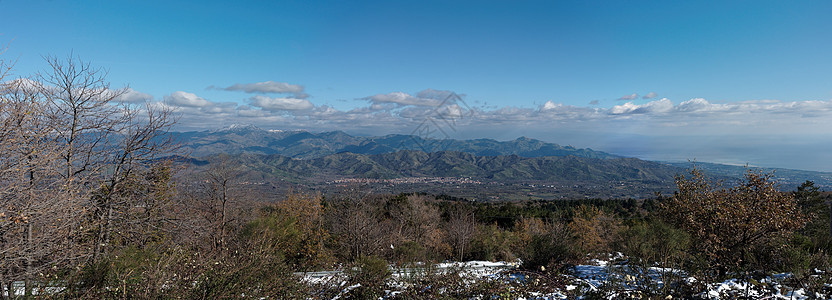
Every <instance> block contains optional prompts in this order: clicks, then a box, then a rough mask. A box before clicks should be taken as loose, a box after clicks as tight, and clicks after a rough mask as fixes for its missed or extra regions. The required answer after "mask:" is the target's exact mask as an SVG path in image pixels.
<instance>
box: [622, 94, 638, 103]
mask: <svg viewBox="0 0 832 300" xmlns="http://www.w3.org/2000/svg"><path fill="white" fill-rule="evenodd" d="M637 98H638V94H636V93H633V94H631V95H624V96H621V98H618V100H625V101H630V100H635V99H637Z"/></svg>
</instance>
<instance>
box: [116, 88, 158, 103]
mask: <svg viewBox="0 0 832 300" xmlns="http://www.w3.org/2000/svg"><path fill="white" fill-rule="evenodd" d="M115 100H116V102H122V103H142V102H147V101H150V100H153V96H151V95H149V94H145V93H142V92H139V91H137V90H134V89H131V88H127V90H126V91H125V92H124V94H122V95H120V96H118V98H116V99H115Z"/></svg>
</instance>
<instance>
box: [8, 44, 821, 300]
mask: <svg viewBox="0 0 832 300" xmlns="http://www.w3.org/2000/svg"><path fill="white" fill-rule="evenodd" d="M47 61H48V62H49V64H50V66H51V68H50V70H49V71H48V72H44V73H43V74H39V75H35V76H33V77H32V78H27V79H17V80H6V81H3V80H0V82H4V83H3V86H2V93H0V95H2V101H0V123H2V127H0V128H2V129H1V130H2V131H3V132H2V133H0V199H2V202H0V291H4V292H5V293H4V294H3V297H6V298H14V297H16V296H18V294H17V293H15V291H14V289H13V288H11V287H13V286H18V284H17V283H18V282H22V285H23V286H24V288H23V290H22V291H21V293H20V294H23V295H24V296H26V297H32V296H41V297H47V298H142V299H144V298H187V299H217V298H261V297H269V298H279V299H292V298H333V297H336V296H337V297H342V298H343V297H346V298H356V299H370V298H378V297H380V296H387V297H391V298H397V297H398V298H406V299H412V298H426V299H433V298H470V297H477V296H482V295H496V296H499V297H504V298H516V297H520V296H534V295H540V293H544V294H545V293H552V292H554V291H558V290H560V291H562V290H568V288H566V286H567V285H570V284H572V282H570V281H569V280H566V279H564V278H565V277H563V276H561V275H562V274H569V273H574V272H576V270H575V268H573V267H574V266H576V265H578V264H581V263H585V262H587V261H589V260H592V259H595V258H605V257H608V255H609V254H611V253H619V252H620V253H621V255H620V256H619V263H620V266H626V267H622V268H618V270H622V271H621V272H623V273H624V274H625V275H626V276H624V277H622V278H625V279H626V280H623V281H621V282H620V283H616V282H608V283H605V284H604V286H602V287H601V288H600V289H596V290H592V291H587V294H586V295H585V296H593V295H594V296H599V297H617V295H622V294H621V291H623V290H626V291H627V293H630V294H632V292H634V291H635V292H637V293H638V294H639V295H641V296H649V297H665V296H667V295H673V296H674V297H683V298H689V297H692V296H694V295H699V294H701V293H702V292H703V291H704V290H705V289H706V287H705V284H706V283H709V282H719V281H721V280H725V279H729V278H742V279H744V280H747V281H748V282H752V281H756V282H761V281H760V280H761V279H762V278H765V277H767V276H769V275H771V274H774V273H779V272H789V273H791V274H792V275H791V277H789V278H790V279H789V280H790V284H792V286H793V287H800V288H803V289H804V290H807V291H813V292H815V291H816V292H819V293H827V295H828V291H824V290H823V289H824V288H825V287H826V285H825V284H828V283H832V281H830V278H829V275H828V274H830V273H829V272H832V267H830V257H829V254H828V253H829V251H830V250H831V249H832V244H830V234H829V230H830V229H829V225H828V224H829V221H830V220H829V217H828V215H829V210H828V208H827V207H826V205H825V204H824V201H825V200H826V198H828V197H825V196H824V195H822V194H821V193H820V192H819V191H818V190H817V189H816V188H815V187H814V186H813V184H812V183H811V182H806V183H804V184H803V185H802V186H801V187H799V188H798V189H797V190H796V191H794V192H780V191H778V189H777V188H776V185H775V183H774V182H772V180H771V178H770V175H769V174H764V173H754V172H749V173H747V174H746V176H745V178H744V180H742V181H741V182H739V183H737V184H734V185H730V186H723V185H721V184H719V183H714V182H711V181H709V180H708V179H707V178H706V177H705V176H704V175H703V174H701V173H700V172H699V171H697V170H693V171H691V172H690V174H688V175H684V176H678V177H677V178H676V185H677V189H678V192H676V193H675V194H674V195H672V196H668V197H664V196H661V195H657V197H655V198H653V199H646V200H606V201H604V200H576V201H551V202H513V203H499V204H494V203H477V202H470V201H466V200H464V199H455V198H451V197H447V196H433V195H426V194H399V195H378V194H367V193H358V192H356V193H355V194H351V195H341V196H338V197H331V198H324V197H322V196H320V195H317V194H303V193H287V194H285V195H280V196H276V197H264V196H260V195H257V194H251V193H249V191H246V190H244V189H242V185H241V182H239V178H240V176H239V174H240V173H241V172H243V170H241V167H240V166H239V165H238V164H234V163H231V162H230V160H229V159H228V158H227V157H223V156H217V157H215V159H214V160H213V161H211V162H210V167H209V168H207V169H204V170H200V171H195V170H194V169H190V168H188V166H187V165H182V164H178V163H175V162H173V161H170V160H166V159H164V158H166V157H174V156H175V155H178V154H182V153H180V152H179V151H178V149H179V148H178V147H177V145H176V143H174V142H173V141H171V140H169V139H166V138H165V137H166V135H165V133H166V132H167V130H168V129H169V128H170V126H172V125H173V119H172V117H171V111H170V110H167V109H166V108H165V107H153V106H152V105H144V104H130V103H127V102H119V101H121V100H120V99H122V98H121V97H122V96H123V95H125V93H127V90H125V89H121V90H114V89H111V88H110V87H109V85H108V84H107V83H106V81H104V77H103V74H104V72H103V71H102V70H100V69H96V68H93V67H91V66H90V65H88V64H85V63H83V62H80V61H78V60H76V59H74V58H71V57H70V58H69V59H67V60H66V61H63V60H59V59H55V58H47ZM0 65H2V64H0ZM0 79H3V78H2V74H0ZM466 260H487V261H496V260H502V261H517V260H519V261H521V262H522V265H521V269H520V270H516V272H515V273H516V274H521V275H523V276H522V277H521V278H522V279H517V278H518V277H511V276H508V275H507V274H503V275H506V276H495V277H488V278H468V277H466V275H465V270H456V271H451V272H432V271H431V269H430V268H431V266H432V264H431V263H435V262H443V261H466ZM391 264H392V265H394V266H399V267H413V266H418V267H419V268H418V269H420V270H424V271H423V272H421V273H419V272H417V273H416V274H415V275H413V276H411V277H410V278H406V279H400V280H404V281H406V282H405V284H399V285H397V286H394V283H393V282H392V281H391V280H390V278H391V276H392V274H391V272H390V269H389V267H388V266H389V265H391ZM656 267H658V268H661V270H665V271H666V272H665V273H666V275H667V276H666V277H663V278H664V280H663V284H655V281H653V280H649V278H650V276H652V275H651V272H652V271H651V270H655V268H656ZM318 270H342V271H344V272H343V273H341V274H342V275H341V277H338V278H339V280H340V281H341V282H323V283H311V282H308V281H304V280H303V278H302V277H300V276H298V275H295V272H304V271H318ZM460 275H461V276H460ZM512 276H513V275H512ZM627 276H630V277H627ZM691 278H693V280H691ZM345 287H349V288H345ZM389 290H396V291H397V292H396V293H389V292H387V291H389Z"/></svg>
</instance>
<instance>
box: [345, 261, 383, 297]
mask: <svg viewBox="0 0 832 300" xmlns="http://www.w3.org/2000/svg"><path fill="white" fill-rule="evenodd" d="M347 273H348V277H349V281H350V283H352V284H360V285H361V286H359V287H357V288H355V289H353V290H352V291H350V293H349V296H350V297H355V298H357V299H378V298H379V297H381V296H382V295H384V289H385V287H386V285H387V279H389V278H390V276H391V275H392V272H391V271H390V268H389V267H388V266H387V261H386V260H384V259H383V258H381V257H378V256H364V257H362V258H359V259H358V260H357V261H356V262H355V263H354V264H353V265H352V266H351V267H350V268H349V270H347Z"/></svg>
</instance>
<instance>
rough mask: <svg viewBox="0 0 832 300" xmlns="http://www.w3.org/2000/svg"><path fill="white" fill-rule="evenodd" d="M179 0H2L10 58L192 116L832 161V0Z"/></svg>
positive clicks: (659, 155) (0, 25)
mask: <svg viewBox="0 0 832 300" xmlns="http://www.w3.org/2000/svg"><path fill="white" fill-rule="evenodd" d="M170 2H173V1H81V2H80V3H76V1H16V0H0V16H2V17H0V43H2V44H3V45H7V46H8V50H7V51H6V52H5V53H4V54H3V55H2V56H0V57H2V59H4V60H6V61H15V70H14V73H15V75H17V76H26V75H28V74H32V73H34V72H35V71H38V70H42V69H43V68H44V67H45V66H44V63H43V60H42V58H41V56H42V55H55V56H61V57H63V56H66V55H69V54H70V53H72V54H73V55H75V56H77V57H80V58H81V59H83V60H85V61H90V62H91V63H93V64H94V65H98V66H102V67H105V68H107V69H108V70H109V76H108V78H109V80H110V81H111V82H112V83H113V86H114V87H121V86H124V85H129V86H130V88H131V93H130V94H129V96H130V98H129V99H127V98H125V99H124V101H125V102H130V101H133V102H136V101H147V102H152V103H160V104H159V105H167V106H171V107H175V108H176V109H178V110H179V112H180V114H181V116H182V117H181V120H180V129H181V130H202V129H212V128H216V127H221V126H227V125H230V124H233V123H250V124H255V125H257V126H259V127H262V128H265V129H306V130H314V131H328V130H344V131H346V132H349V133H353V134H372V135H383V134H389V133H411V132H415V130H417V128H418V126H419V125H420V124H424V121H425V120H432V118H435V117H436V116H446V117H450V119H448V118H445V119H444V120H445V121H448V122H445V123H443V124H444V125H435V126H444V128H441V129H442V132H444V133H442V134H441V135H439V136H435V137H445V136H447V137H452V138H477V137H489V138H496V139H502V140H505V139H514V138H516V137H519V136H530V137H534V138H539V139H542V140H546V141H550V142H555V143H560V144H571V145H574V146H576V147H592V148H594V149H599V150H606V151H611V152H614V153H618V154H623V155H634V156H638V157H641V158H646V159H662V160H686V159H697V160H701V161H717V162H724V163H735V164H745V163H750V164H752V165H761V166H772V167H790V168H802V169H812V170H826V171H832V154H829V153H830V152H832V151H828V149H830V147H832V134H830V132H829V131H830V130H829V129H830V128H832V121H829V120H830V119H832V118H830V117H832V101H830V99H832V82H830V81H832V80H830V79H832V74H830V70H832V55H829V49H832V39H830V38H828V37H829V33H830V32H832V18H829V17H828V13H829V12H830V11H832V2H828V1H795V2H785V1H686V2H681V1H678V2H677V1H408V2H405V1H377V2H371V1H362V2H348V1H234V2H231V1H198V2H197V1H194V2H182V3H170ZM449 92H455V93H457V94H459V95H462V98H461V100H460V101H457V102H445V103H443V102H442V101H441V100H443V99H444V97H445V96H447V95H448V93H449ZM437 106H441V107H437ZM449 120H450V121H449Z"/></svg>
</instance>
